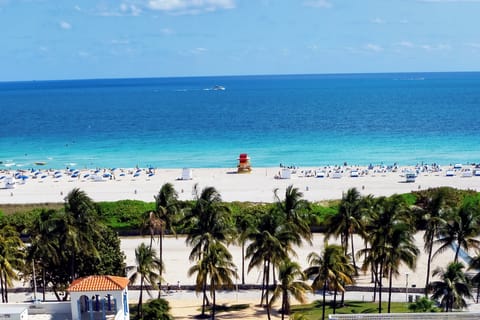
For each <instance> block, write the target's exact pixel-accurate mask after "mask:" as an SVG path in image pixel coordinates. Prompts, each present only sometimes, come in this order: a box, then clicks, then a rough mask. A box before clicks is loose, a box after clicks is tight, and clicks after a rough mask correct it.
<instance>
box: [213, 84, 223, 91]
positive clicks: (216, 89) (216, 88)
mask: <svg viewBox="0 0 480 320" xmlns="http://www.w3.org/2000/svg"><path fill="white" fill-rule="evenodd" d="M212 90H215V91H224V90H225V87H224V86H219V85H216V86H214V87H213V88H212Z"/></svg>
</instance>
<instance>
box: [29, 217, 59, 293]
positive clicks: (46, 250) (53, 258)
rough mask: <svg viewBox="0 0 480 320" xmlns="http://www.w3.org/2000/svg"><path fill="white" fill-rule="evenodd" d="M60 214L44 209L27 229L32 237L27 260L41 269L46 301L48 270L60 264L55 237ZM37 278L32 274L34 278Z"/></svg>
mask: <svg viewBox="0 0 480 320" xmlns="http://www.w3.org/2000/svg"><path fill="white" fill-rule="evenodd" d="M57 219H58V213H57V212H56V211H55V210H45V209H42V211H41V212H40V214H39V215H38V217H37V218H36V219H35V220H34V221H33V224H32V225H31V226H29V227H27V229H26V232H27V233H28V234H29V235H30V246H29V247H28V248H27V257H26V260H27V262H29V264H35V265H36V266H39V267H40V269H39V270H40V272H41V274H42V277H41V280H42V295H43V299H42V300H43V301H45V290H46V285H47V284H46V269H47V268H48V266H49V265H58V264H59V263H60V255H59V248H60V246H59V243H58V238H57V237H56V236H54V234H55V229H56V221H57ZM33 276H35V275H33V274H32V277H33Z"/></svg>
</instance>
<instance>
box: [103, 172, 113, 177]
mask: <svg viewBox="0 0 480 320" xmlns="http://www.w3.org/2000/svg"><path fill="white" fill-rule="evenodd" d="M111 176H112V175H111V174H110V173H104V174H103V177H104V178H110V177H111Z"/></svg>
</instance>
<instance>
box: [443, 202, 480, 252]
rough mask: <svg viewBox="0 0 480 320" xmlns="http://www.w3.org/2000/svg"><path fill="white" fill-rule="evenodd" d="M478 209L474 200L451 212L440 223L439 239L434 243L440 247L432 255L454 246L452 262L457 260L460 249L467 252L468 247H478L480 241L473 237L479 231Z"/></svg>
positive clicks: (479, 215) (479, 213)
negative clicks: (443, 221) (449, 215)
mask: <svg viewBox="0 0 480 320" xmlns="http://www.w3.org/2000/svg"><path fill="white" fill-rule="evenodd" d="M479 222H480V210H479V205H478V203H476V202H466V203H465V204H463V205H462V206H461V207H460V209H459V210H458V211H457V212H456V214H455V213H454V214H452V216H451V217H450V218H449V221H448V222H447V223H446V224H444V225H442V227H441V228H440V230H439V233H438V234H439V237H440V238H439V239H438V240H436V241H435V242H436V243H439V244H440V247H439V248H438V249H437V251H436V252H435V254H434V256H435V255H437V254H439V253H442V252H444V251H445V250H447V249H449V248H450V247H452V246H453V247H454V248H455V258H454V260H453V261H454V262H457V261H458V256H459V254H460V250H461V249H463V250H465V251H466V252H468V251H469V250H470V249H472V248H473V249H477V250H479V249H480V241H479V240H477V239H476V238H475V237H476V236H478V234H479V231H480V224H479Z"/></svg>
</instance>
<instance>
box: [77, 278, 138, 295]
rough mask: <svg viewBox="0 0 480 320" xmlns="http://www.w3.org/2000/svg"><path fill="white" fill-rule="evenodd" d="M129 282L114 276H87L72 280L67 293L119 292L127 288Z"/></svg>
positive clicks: (126, 279)
mask: <svg viewBox="0 0 480 320" xmlns="http://www.w3.org/2000/svg"><path fill="white" fill-rule="evenodd" d="M128 283H129V280H128V278H125V277H116V276H88V277H84V278H79V279H75V280H73V282H72V283H71V284H70V287H68V291H69V292H79V291H121V290H123V289H125V288H126V287H127V286H128Z"/></svg>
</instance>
